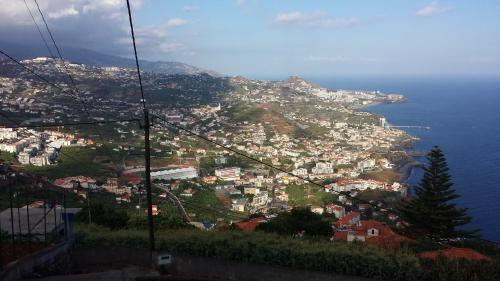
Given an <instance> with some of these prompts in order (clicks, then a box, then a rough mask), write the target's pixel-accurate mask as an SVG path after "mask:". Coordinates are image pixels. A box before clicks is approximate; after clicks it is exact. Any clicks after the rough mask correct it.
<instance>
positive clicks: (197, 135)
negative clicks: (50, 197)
mask: <svg viewBox="0 0 500 281" xmlns="http://www.w3.org/2000/svg"><path fill="white" fill-rule="evenodd" d="M153 117H156V118H158V119H160V120H161V121H163V122H165V123H167V124H168V125H169V126H171V127H174V128H176V129H178V130H181V131H184V132H186V133H188V134H190V135H193V136H195V137H198V138H200V139H202V140H204V141H206V142H209V143H212V144H214V145H216V146H218V147H221V148H223V149H225V150H228V151H231V152H233V153H236V154H238V155H240V156H242V157H245V158H247V159H249V160H252V161H255V162H257V163H260V164H262V165H265V166H267V167H269V168H272V169H275V170H278V171H280V172H283V173H285V174H287V175H290V176H293V177H297V178H299V179H301V180H303V181H305V182H309V183H311V184H313V185H316V186H319V187H321V188H324V186H323V185H322V184H319V183H317V182H314V181H311V180H309V179H306V178H304V177H301V176H298V175H295V174H294V173H291V172H289V171H286V170H284V169H282V168H278V167H276V166H274V165H272V164H269V163H266V162H264V161H261V160H259V159H257V158H255V157H252V156H249V155H247V154H245V153H243V152H240V151H238V150H235V149H233V148H231V147H228V146H226V145H223V144H220V143H218V142H215V141H213V140H210V139H209V138H207V137H205V136H203V135H200V134H198V133H195V132H193V131H191V130H189V129H187V128H184V127H183V126H180V125H177V124H175V123H172V122H170V121H167V120H166V119H164V118H162V117H160V116H158V115H156V114H153ZM332 192H335V193H337V194H339V195H345V196H346V197H349V198H351V199H353V200H357V201H358V202H362V203H365V204H368V205H370V206H372V207H374V208H376V209H378V210H381V211H387V212H390V213H392V214H396V215H398V212H396V211H394V210H392V209H388V208H381V207H379V206H378V205H376V204H374V203H371V202H369V201H366V200H362V199H360V198H357V197H354V196H351V195H350V194H348V193H344V192H339V191H335V190H332ZM184 203H185V202H184ZM188 204H189V203H188ZM478 239H479V240H481V241H485V242H490V243H492V244H495V245H497V246H500V243H498V242H495V241H490V240H487V239H482V238H478Z"/></svg>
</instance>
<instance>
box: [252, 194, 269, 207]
mask: <svg viewBox="0 0 500 281" xmlns="http://www.w3.org/2000/svg"><path fill="white" fill-rule="evenodd" d="M268 199H269V195H268V193H267V191H263V192H259V193H257V194H255V195H254V196H253V199H252V203H251V206H252V207H263V206H265V205H267V200H268Z"/></svg>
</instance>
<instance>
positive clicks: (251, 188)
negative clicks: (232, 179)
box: [243, 186, 260, 195]
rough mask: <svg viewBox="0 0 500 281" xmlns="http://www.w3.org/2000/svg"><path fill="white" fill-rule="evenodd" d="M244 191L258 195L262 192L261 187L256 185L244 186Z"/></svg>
mask: <svg viewBox="0 0 500 281" xmlns="http://www.w3.org/2000/svg"><path fill="white" fill-rule="evenodd" d="M243 193H245V194H253V195H257V194H259V193H260V189H259V188H258V187H254V186H245V187H244V188H243Z"/></svg>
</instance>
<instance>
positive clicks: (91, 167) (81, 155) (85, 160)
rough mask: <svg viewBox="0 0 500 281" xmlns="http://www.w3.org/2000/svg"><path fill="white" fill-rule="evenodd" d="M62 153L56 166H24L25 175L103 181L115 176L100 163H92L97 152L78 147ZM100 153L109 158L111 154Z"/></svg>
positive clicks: (63, 149) (106, 152)
mask: <svg viewBox="0 0 500 281" xmlns="http://www.w3.org/2000/svg"><path fill="white" fill-rule="evenodd" d="M61 151H62V153H59V156H58V157H57V164H56V165H50V166H44V167H36V166H25V167H24V170H25V171H26V172H27V173H30V174H34V175H42V176H47V177H49V178H62V177H70V176H79V175H84V176H90V177H95V178H100V179H104V178H107V177H112V176H116V175H115V174H114V173H113V171H112V170H111V169H110V168H108V167H106V166H105V165H103V164H101V163H94V158H95V156H96V155H98V152H97V150H91V149H88V148H80V147H63V148H62V150H61ZM108 153H109V152H108V151H107V150H106V151H102V155H106V156H107V157H111V156H112V153H109V154H108Z"/></svg>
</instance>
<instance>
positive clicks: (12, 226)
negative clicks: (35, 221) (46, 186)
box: [9, 180, 17, 258]
mask: <svg viewBox="0 0 500 281" xmlns="http://www.w3.org/2000/svg"><path fill="white" fill-rule="evenodd" d="M9 205H10V231H11V234H10V237H11V240H12V257H14V258H16V257H17V255H16V238H15V236H14V211H13V204H12V181H11V180H9Z"/></svg>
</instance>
